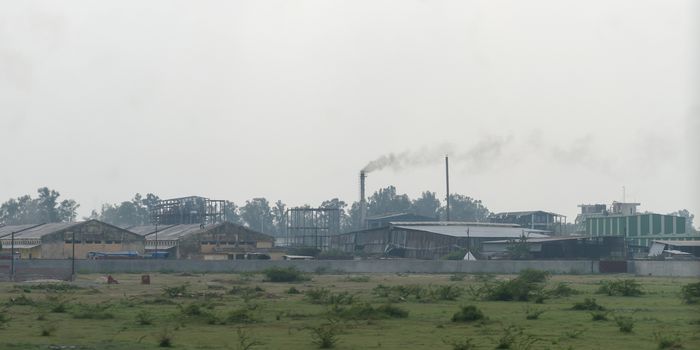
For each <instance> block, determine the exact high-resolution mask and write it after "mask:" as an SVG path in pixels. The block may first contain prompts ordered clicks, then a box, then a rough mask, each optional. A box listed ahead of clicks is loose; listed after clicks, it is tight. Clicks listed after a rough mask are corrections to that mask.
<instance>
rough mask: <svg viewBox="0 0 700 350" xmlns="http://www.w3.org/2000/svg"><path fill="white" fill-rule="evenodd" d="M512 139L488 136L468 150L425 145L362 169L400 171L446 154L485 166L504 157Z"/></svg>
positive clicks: (433, 162)
mask: <svg viewBox="0 0 700 350" xmlns="http://www.w3.org/2000/svg"><path fill="white" fill-rule="evenodd" d="M511 141H512V137H510V136H509V137H505V138H500V137H487V138H484V139H482V140H480V141H478V142H477V143H476V144H474V145H473V146H472V147H470V148H469V149H467V150H457V149H455V147H454V146H453V145H451V144H443V145H440V146H437V147H423V148H421V149H419V150H415V151H404V152H401V153H389V154H385V155H382V156H380V157H379V158H377V159H375V160H373V161H371V162H369V163H367V165H365V167H364V168H362V170H363V171H364V172H366V173H370V172H373V171H379V170H383V169H387V168H389V169H392V170H394V171H400V170H403V169H406V168H414V167H419V166H427V165H433V164H437V163H440V162H442V161H443V157H444V156H445V155H449V156H450V159H452V160H456V161H457V162H459V163H461V164H466V165H468V166H474V167H480V168H481V167H485V166H487V165H488V164H491V163H492V162H493V161H494V160H495V159H498V158H500V157H502V155H503V154H504V149H505V147H506V146H507V145H508V144H509V143H510V142H511Z"/></svg>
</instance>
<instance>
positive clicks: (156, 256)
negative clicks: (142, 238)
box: [153, 221, 158, 259]
mask: <svg viewBox="0 0 700 350" xmlns="http://www.w3.org/2000/svg"><path fill="white" fill-rule="evenodd" d="M155 243H156V253H155V255H154V256H153V257H154V258H156V259H158V221H156V242H155Z"/></svg>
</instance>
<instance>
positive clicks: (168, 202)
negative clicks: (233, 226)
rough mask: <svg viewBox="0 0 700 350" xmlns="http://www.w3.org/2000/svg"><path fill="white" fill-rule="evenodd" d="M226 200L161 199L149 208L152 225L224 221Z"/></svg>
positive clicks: (202, 198) (205, 223)
mask: <svg viewBox="0 0 700 350" xmlns="http://www.w3.org/2000/svg"><path fill="white" fill-rule="evenodd" d="M225 204H226V201H224V200H215V199H209V198H204V197H197V196H191V197H182V198H173V199H163V200H160V201H158V203H157V204H156V205H155V206H154V207H153V209H151V219H152V221H153V224H154V225H184V224H200V225H210V224H216V223H219V222H224V221H226V217H225V215H224V206H225Z"/></svg>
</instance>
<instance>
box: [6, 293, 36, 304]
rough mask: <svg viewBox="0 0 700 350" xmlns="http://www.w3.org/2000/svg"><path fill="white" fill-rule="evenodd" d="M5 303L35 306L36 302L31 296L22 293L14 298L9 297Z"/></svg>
mask: <svg viewBox="0 0 700 350" xmlns="http://www.w3.org/2000/svg"><path fill="white" fill-rule="evenodd" d="M7 305H8V306H9V305H22V306H35V305H36V302H35V301H34V300H32V298H30V297H28V296H26V295H25V294H22V295H20V296H18V297H16V298H10V300H9V301H8V302H7Z"/></svg>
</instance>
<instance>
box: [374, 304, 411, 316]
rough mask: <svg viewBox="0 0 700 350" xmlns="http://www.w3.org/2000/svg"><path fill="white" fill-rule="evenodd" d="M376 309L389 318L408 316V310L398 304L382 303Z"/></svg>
mask: <svg viewBox="0 0 700 350" xmlns="http://www.w3.org/2000/svg"><path fill="white" fill-rule="evenodd" d="M377 311H378V312H380V313H382V314H385V315H387V316H388V317H390V318H406V317H408V311H407V310H404V309H402V308H400V307H398V306H394V305H391V304H384V305H381V306H379V307H378V308H377Z"/></svg>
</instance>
